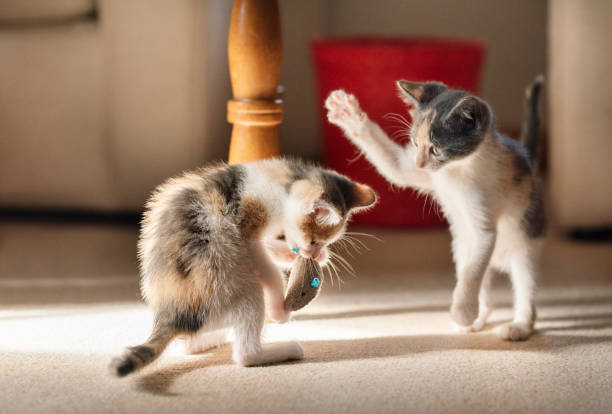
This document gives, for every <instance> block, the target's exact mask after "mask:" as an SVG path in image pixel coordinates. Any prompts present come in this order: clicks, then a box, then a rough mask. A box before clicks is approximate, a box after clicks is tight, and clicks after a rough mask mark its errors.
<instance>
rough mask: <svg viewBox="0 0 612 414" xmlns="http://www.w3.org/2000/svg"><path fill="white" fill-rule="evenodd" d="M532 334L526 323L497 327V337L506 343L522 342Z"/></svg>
mask: <svg viewBox="0 0 612 414" xmlns="http://www.w3.org/2000/svg"><path fill="white" fill-rule="evenodd" d="M532 333H533V326H532V325H531V324H528V323H526V322H509V323H507V324H504V325H502V326H500V327H499V337H500V338H501V339H505V340H506V341H524V340H525V339H527V338H529V337H530V336H531V334H532Z"/></svg>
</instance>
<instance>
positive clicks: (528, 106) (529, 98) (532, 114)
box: [521, 75, 544, 162]
mask: <svg viewBox="0 0 612 414" xmlns="http://www.w3.org/2000/svg"><path fill="white" fill-rule="evenodd" d="M543 84H544V76H543V75H538V76H537V77H536V78H535V80H534V81H533V83H532V84H531V85H529V87H527V90H526V91H525V108H524V113H523V131H522V134H521V143H522V144H523V146H524V147H525V149H526V150H527V153H528V154H529V159H530V161H531V162H533V161H534V160H535V159H536V158H537V156H538V145H539V143H540V139H539V136H540V112H539V103H540V92H541V91H542V85H543Z"/></svg>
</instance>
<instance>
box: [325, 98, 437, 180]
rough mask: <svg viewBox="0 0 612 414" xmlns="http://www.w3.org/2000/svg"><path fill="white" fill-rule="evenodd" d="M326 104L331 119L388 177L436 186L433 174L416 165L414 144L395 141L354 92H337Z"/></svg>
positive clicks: (328, 116)
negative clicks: (370, 116)
mask: <svg viewBox="0 0 612 414" xmlns="http://www.w3.org/2000/svg"><path fill="white" fill-rule="evenodd" d="M325 106H326V108H327V110H328V112H327V119H328V120H329V122H331V123H332V124H335V125H337V126H339V127H340V128H341V129H342V130H343V131H344V133H345V135H346V137H347V138H348V139H349V140H350V141H351V142H352V143H353V144H355V145H356V146H357V147H358V148H359V149H360V150H361V151H362V152H363V154H364V155H365V156H366V158H367V159H368V160H369V161H370V162H371V163H372V165H374V166H375V167H376V169H377V170H378V171H379V172H380V174H382V175H383V176H384V177H385V178H386V179H387V180H389V181H390V182H391V183H393V184H395V185H398V186H401V187H407V186H412V187H418V188H420V189H422V190H431V189H432V183H431V177H430V176H429V174H428V173H426V172H424V171H422V170H419V169H417V168H416V164H415V160H414V154H413V150H414V148H413V147H412V146H411V145H408V146H407V147H402V146H400V145H398V144H397V143H395V142H394V141H392V140H391V139H390V138H389V137H388V136H387V134H385V132H384V131H383V130H382V128H380V126H378V124H376V123H374V122H372V121H371V120H370V119H369V118H368V116H367V115H366V113H365V112H363V111H362V110H361V108H360V107H359V102H357V99H356V98H355V97H354V96H353V95H350V94H347V93H346V92H344V91H342V90H336V91H333V92H332V93H331V94H330V95H329V97H328V98H327V100H326V101H325Z"/></svg>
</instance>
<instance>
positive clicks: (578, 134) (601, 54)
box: [548, 0, 612, 229]
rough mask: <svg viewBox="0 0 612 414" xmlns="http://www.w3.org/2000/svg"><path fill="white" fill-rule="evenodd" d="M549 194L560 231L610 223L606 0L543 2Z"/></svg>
mask: <svg viewBox="0 0 612 414" xmlns="http://www.w3.org/2000/svg"><path fill="white" fill-rule="evenodd" d="M549 11H550V21H549V67H550V76H549V85H548V86H549V87H548V97H549V108H550V111H549V114H550V119H549V122H548V124H549V125H550V146H549V155H550V191H551V207H552V213H553V214H554V220H555V222H556V224H557V225H558V226H559V227H561V228H563V229H571V228H581V227H584V228H590V227H600V226H612V162H611V157H612V137H611V132H612V78H610V67H612V54H610V46H611V45H612V30H611V29H610V23H611V22H612V2H610V1H609V0H590V1H582V2H580V1H573V0H551V1H550V3H549Z"/></svg>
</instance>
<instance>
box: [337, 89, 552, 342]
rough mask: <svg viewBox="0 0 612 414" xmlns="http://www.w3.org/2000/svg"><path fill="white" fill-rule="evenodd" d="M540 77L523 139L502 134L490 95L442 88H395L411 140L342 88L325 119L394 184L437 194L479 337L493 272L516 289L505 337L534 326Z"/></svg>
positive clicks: (462, 324) (462, 315)
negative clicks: (403, 140) (402, 139)
mask: <svg viewBox="0 0 612 414" xmlns="http://www.w3.org/2000/svg"><path fill="white" fill-rule="evenodd" d="M542 82H543V80H542V78H538V79H536V81H535V82H534V83H533V84H532V85H531V86H530V87H529V88H528V89H527V96H526V108H525V119H524V125H523V132H522V138H521V143H522V144H521V143H519V142H517V141H514V140H512V139H510V138H508V137H505V136H503V135H500V134H499V133H498V132H497V131H496V130H495V125H494V118H493V113H492V111H491V108H490V107H489V105H487V103H486V102H484V101H483V100H482V99H480V98H478V97H476V96H474V95H472V94H469V93H468V92H465V91H461V90H455V89H450V88H448V87H447V86H446V85H444V84H442V83H439V82H425V83H417V82H408V81H404V80H402V81H399V82H398V83H397V86H398V89H399V92H400V97H401V98H402V99H403V100H404V101H405V102H406V104H407V105H408V106H409V107H411V109H410V115H411V117H412V125H410V127H409V129H408V131H406V132H408V133H409V136H410V138H411V142H410V143H409V144H407V145H406V146H405V147H402V146H400V145H399V144H397V143H395V142H394V141H392V140H391V139H389V137H388V136H387V135H386V134H385V132H383V130H382V129H381V128H380V127H379V126H378V125H377V124H375V123H374V122H372V121H371V120H370V119H369V118H368V116H367V115H366V114H365V113H364V112H363V111H362V110H361V109H360V107H359V103H358V102H357V99H356V98H355V97H354V96H353V95H350V94H347V93H346V92H344V91H342V90H336V91H334V92H332V93H331V94H330V95H329V97H328V98H327V100H326V102H325V106H326V107H327V109H328V114H327V117H328V119H329V121H330V122H332V123H333V124H336V125H337V126H339V127H340V128H342V130H343V131H344V133H345V134H346V136H347V138H348V139H349V140H350V141H351V142H352V143H353V144H355V145H356V146H357V147H358V148H359V149H360V150H361V151H362V152H363V154H364V155H365V156H366V158H367V159H368V160H369V161H370V162H371V163H372V164H373V165H374V166H375V167H376V168H377V169H378V171H379V172H380V173H381V174H382V175H383V176H384V177H385V178H386V179H387V180H389V181H390V182H391V183H393V184H395V185H398V186H400V187H413V188H416V189H417V190H419V191H420V192H422V193H426V194H431V195H432V196H433V197H434V198H435V199H436V200H437V201H438V202H439V204H440V205H441V207H442V211H443V212H444V215H445V216H446V218H447V219H448V221H449V223H450V230H451V233H452V236H453V243H452V247H453V257H454V261H455V265H456V276H457V284H456V287H455V290H454V293H453V303H452V306H451V316H452V318H453V320H454V322H455V323H456V325H457V327H458V328H459V329H460V330H462V331H478V330H480V329H482V327H483V326H484V324H485V322H486V319H487V317H488V315H489V313H490V311H491V307H492V304H491V300H490V288H491V279H492V277H493V275H494V271H495V270H499V271H504V272H508V273H509V274H510V278H511V280H512V284H513V287H514V318H513V320H512V322H510V323H507V324H505V325H503V326H501V328H500V336H501V337H502V338H503V339H507V340H513V341H514V340H522V339H526V338H527V337H529V336H530V335H531V333H532V332H533V325H534V321H535V314H536V313H535V305H534V288H535V275H534V270H535V269H534V267H535V261H536V253H537V245H538V239H539V238H540V237H541V236H542V235H543V233H544V227H545V216H544V211H543V206H542V186H541V184H540V181H539V179H538V176H537V173H536V169H535V168H534V164H535V161H536V159H537V149H538V129H539V117H538V100H539V95H540V89H541V85H542Z"/></svg>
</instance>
